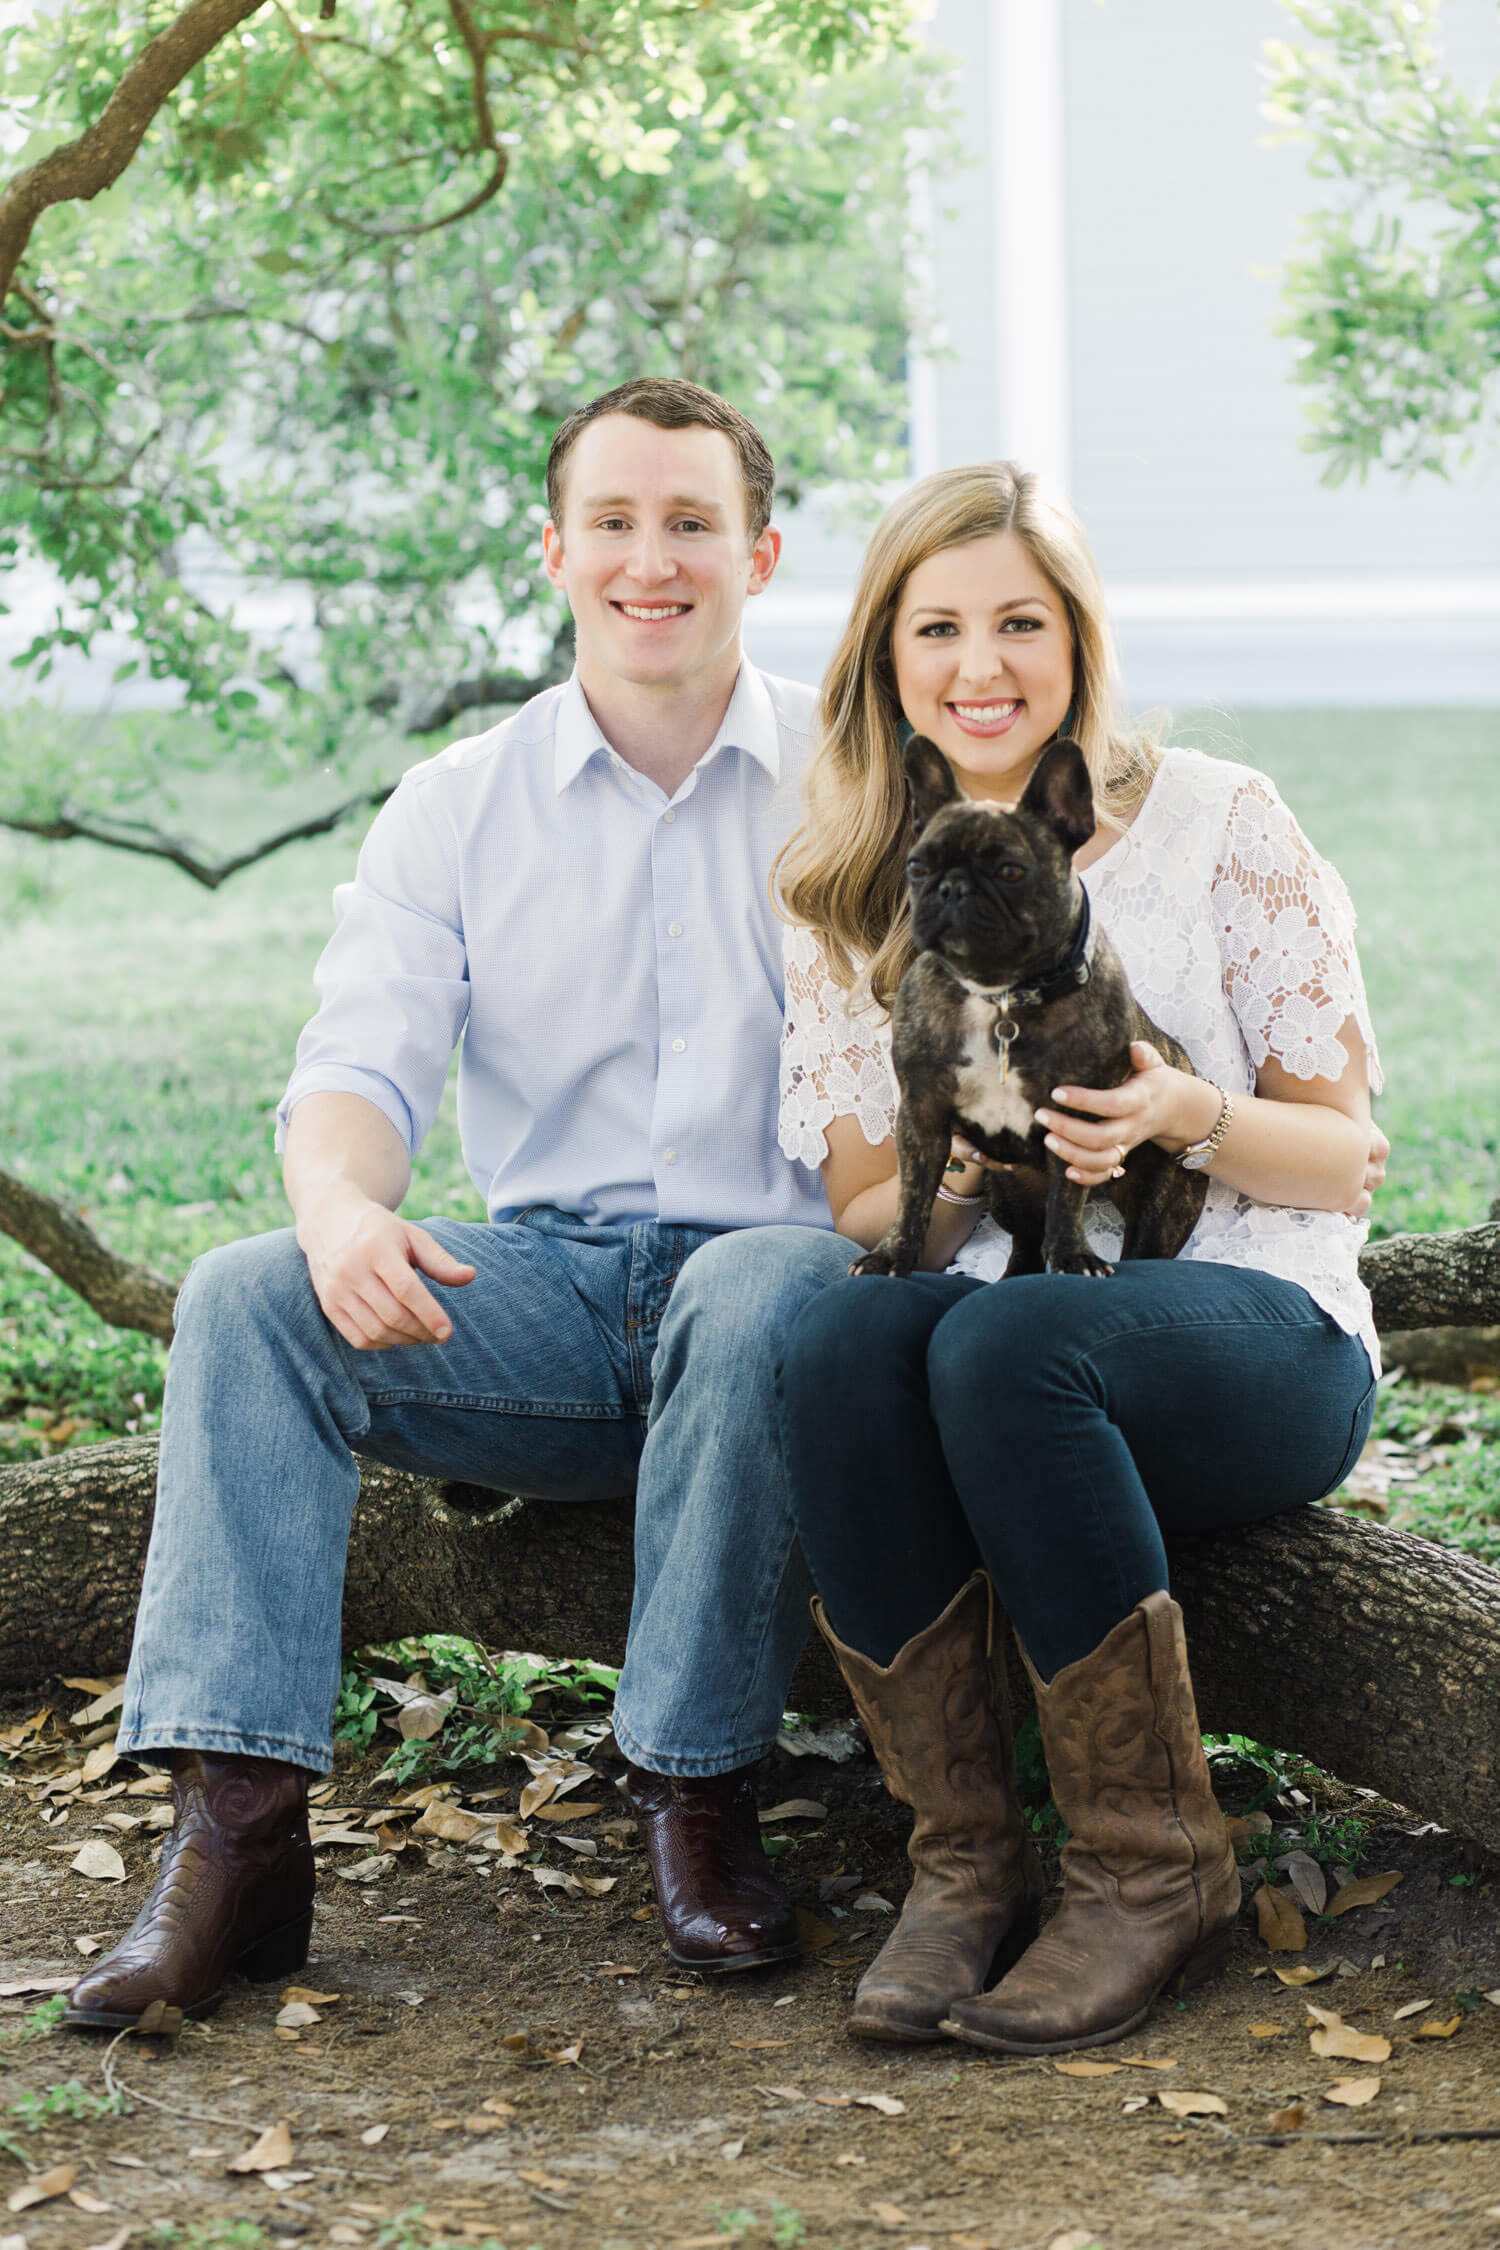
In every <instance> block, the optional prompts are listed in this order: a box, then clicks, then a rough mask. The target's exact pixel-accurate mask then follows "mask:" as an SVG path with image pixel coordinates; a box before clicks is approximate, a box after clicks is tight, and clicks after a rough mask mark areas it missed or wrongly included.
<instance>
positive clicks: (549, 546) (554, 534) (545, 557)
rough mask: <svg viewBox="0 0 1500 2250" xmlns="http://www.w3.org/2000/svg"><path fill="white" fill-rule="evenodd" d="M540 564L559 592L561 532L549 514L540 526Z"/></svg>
mask: <svg viewBox="0 0 1500 2250" xmlns="http://www.w3.org/2000/svg"><path fill="white" fill-rule="evenodd" d="M542 565H543V568H544V569H545V570H546V573H547V577H548V581H549V583H550V584H552V585H553V586H555V587H556V588H557V590H558V592H559V593H561V592H562V590H563V547H562V533H561V532H560V531H559V530H558V528H557V526H556V524H555V523H554V522H553V521H552V518H551V517H550V516H549V517H548V518H547V521H546V523H545V524H544V525H543V526H542Z"/></svg>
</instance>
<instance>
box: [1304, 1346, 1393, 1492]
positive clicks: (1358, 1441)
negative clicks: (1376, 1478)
mask: <svg viewBox="0 0 1500 2250" xmlns="http://www.w3.org/2000/svg"><path fill="white" fill-rule="evenodd" d="M1377 1387H1378V1386H1377V1382H1376V1378H1375V1377H1374V1376H1373V1375H1372V1376H1371V1377H1370V1387H1369V1389H1368V1390H1367V1391H1366V1392H1365V1395H1364V1397H1363V1398H1362V1399H1361V1400H1360V1402H1359V1404H1358V1406H1356V1408H1355V1409H1354V1418H1353V1420H1352V1421H1351V1423H1350V1424H1349V1443H1348V1444H1347V1445H1346V1446H1345V1448H1344V1458H1343V1460H1342V1461H1341V1462H1340V1463H1339V1466H1338V1474H1337V1475H1336V1476H1335V1477H1333V1478H1332V1479H1331V1480H1330V1482H1329V1483H1327V1484H1326V1485H1325V1486H1324V1487H1323V1490H1322V1491H1321V1492H1320V1493H1319V1495H1318V1498H1319V1499H1320V1500H1326V1499H1327V1498H1328V1495H1329V1493H1330V1492H1337V1490H1338V1488H1339V1486H1340V1485H1341V1484H1342V1483H1343V1481H1344V1479H1345V1477H1346V1476H1348V1474H1349V1471H1350V1470H1351V1469H1352V1468H1353V1466H1354V1464H1355V1462H1356V1461H1357V1460H1358V1459H1359V1457H1360V1455H1361V1453H1363V1451H1364V1449H1365V1440H1366V1439H1367V1438H1368V1437H1369V1434H1370V1424H1371V1423H1372V1422H1373V1421H1374V1419H1375V1392H1376V1389H1377Z"/></svg>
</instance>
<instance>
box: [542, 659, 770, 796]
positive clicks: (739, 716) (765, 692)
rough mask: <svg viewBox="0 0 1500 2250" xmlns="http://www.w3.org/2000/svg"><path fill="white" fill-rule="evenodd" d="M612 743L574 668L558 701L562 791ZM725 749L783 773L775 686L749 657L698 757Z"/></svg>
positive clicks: (556, 754) (556, 764)
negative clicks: (718, 723)
mask: <svg viewBox="0 0 1500 2250" xmlns="http://www.w3.org/2000/svg"><path fill="white" fill-rule="evenodd" d="M608 749H609V744H608V743H607V742H606V741H605V739H604V736H603V734H602V733H601V732H600V728H599V722H598V720H597V719H596V718H595V717H594V714H593V712H592V711H591V710H590V709H589V704H588V698H587V696H586V695H585V694H584V692H583V688H582V686H581V685H580V683H579V678H578V674H577V672H576V671H575V672H574V673H573V675H572V677H571V679H570V680H569V681H568V684H567V686H566V687H565V688H564V689H563V693H562V700H561V701H560V702H559V704H558V706H557V726H556V730H555V732H554V735H553V741H552V778H553V781H554V784H555V786H556V790H557V794H558V796H559V797H560V796H561V795H562V793H563V791H564V790H565V789H566V788H568V787H569V786H570V785H571V784H572V783H573V782H575V781H576V780H577V779H578V776H579V775H580V774H581V773H582V771H583V769H584V767H585V766H586V765H588V764H589V762H590V761H591V759H593V758H596V757H598V756H600V755H601V754H603V753H605V752H607V751H608ZM721 750H747V751H748V752H749V753H750V755H751V757H752V758H754V759H755V760H756V762H757V764H759V765H761V766H763V767H764V768H765V770H766V772H767V773H768V774H769V775H770V777H771V779H772V781H779V780H780V779H781V736H780V733H779V731H778V729H777V725H776V708H775V705H774V704H773V703H772V701H771V691H770V689H769V688H768V687H767V686H766V683H765V681H764V680H763V679H762V678H761V676H760V674H759V672H757V671H756V669H755V666H754V665H753V664H752V663H751V662H750V660H749V658H748V657H745V658H743V659H742V660H741V663H740V670H739V677H738V679H737V680H736V681H735V683H734V693H733V695H732V696H731V697H730V698H729V708H728V710H727V711H726V712H725V713H724V719H723V724H722V725H721V726H720V728H719V731H718V733H717V734H716V735H715V736H714V739H713V741H712V742H711V743H710V744H709V746H708V748H707V749H706V750H705V751H704V753H703V756H702V757H701V758H700V759H699V761H698V763H699V765H700V766H706V765H707V764H708V763H709V762H710V760H712V759H714V758H716V757H717V756H718V755H719V752H720V751H721Z"/></svg>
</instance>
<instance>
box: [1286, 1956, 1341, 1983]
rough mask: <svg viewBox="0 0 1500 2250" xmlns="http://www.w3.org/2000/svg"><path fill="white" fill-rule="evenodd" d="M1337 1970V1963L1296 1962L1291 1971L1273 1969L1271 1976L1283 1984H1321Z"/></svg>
mask: <svg viewBox="0 0 1500 2250" xmlns="http://www.w3.org/2000/svg"><path fill="white" fill-rule="evenodd" d="M1337 1969H1338V1963H1337V1961H1295V1962H1293V1964H1292V1966H1291V1967H1290V1968H1289V1969H1277V1968H1273V1969H1272V1971H1271V1974H1272V1976H1273V1977H1275V1978H1277V1979H1278V1980H1279V1982H1281V1983H1282V1984H1293V1985H1295V1984H1321V1983H1322V1982H1323V1979H1324V1978H1325V1977H1331V1976H1333V1975H1334V1974H1335V1972H1336V1971H1337Z"/></svg>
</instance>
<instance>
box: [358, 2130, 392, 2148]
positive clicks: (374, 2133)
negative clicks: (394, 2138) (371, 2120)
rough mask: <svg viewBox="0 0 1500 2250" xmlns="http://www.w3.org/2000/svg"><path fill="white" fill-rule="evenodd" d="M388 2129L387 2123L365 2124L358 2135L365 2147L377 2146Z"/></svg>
mask: <svg viewBox="0 0 1500 2250" xmlns="http://www.w3.org/2000/svg"><path fill="white" fill-rule="evenodd" d="M389 2131H390V2126H389V2125H367V2126H366V2127H365V2129H364V2131H363V2132H362V2133H361V2134H360V2136H359V2137H360V2139H361V2141H362V2142H363V2143H364V2145H365V2147H366V2148H378V2147H379V2145H380V2143H381V2142H382V2141H383V2140H384V2139H385V2136H386V2134H387V2133H388V2132H389Z"/></svg>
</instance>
